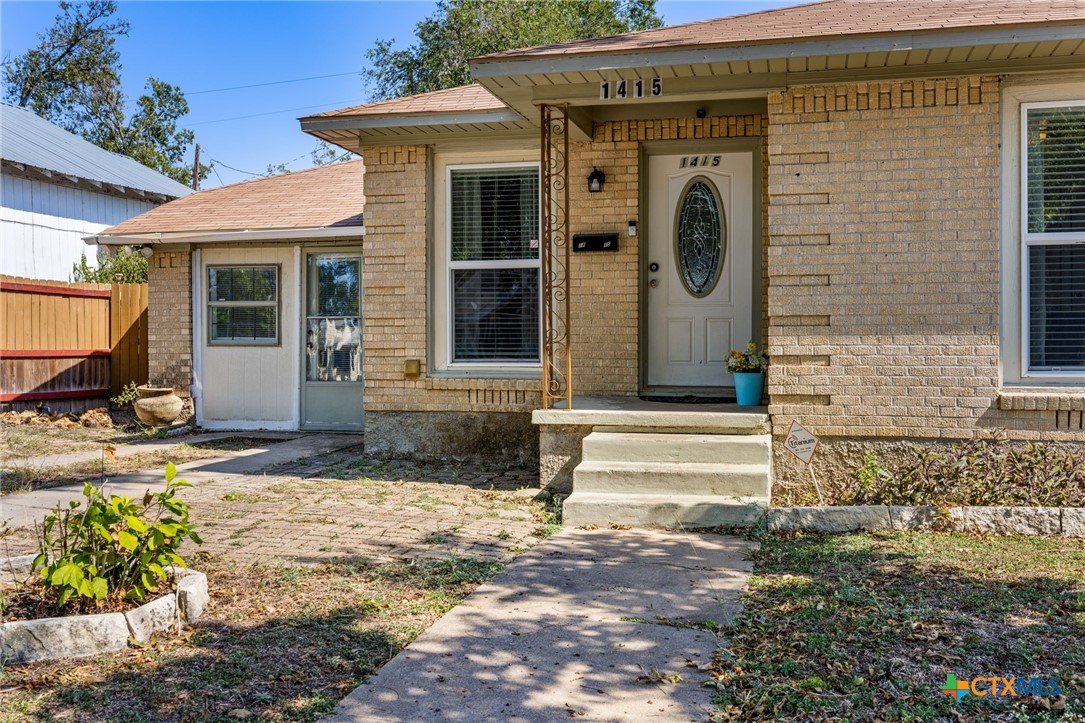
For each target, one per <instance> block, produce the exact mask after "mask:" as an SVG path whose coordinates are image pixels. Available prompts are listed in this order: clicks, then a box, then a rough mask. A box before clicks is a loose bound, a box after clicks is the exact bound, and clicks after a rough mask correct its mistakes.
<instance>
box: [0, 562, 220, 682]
mask: <svg viewBox="0 0 1085 723" xmlns="http://www.w3.org/2000/svg"><path fill="white" fill-rule="evenodd" d="M34 557H35V556H34V555H22V556H19V557H10V558H7V559H6V560H2V561H0V572H2V573H3V575H4V577H5V578H10V579H12V580H20V579H22V580H25V579H26V578H27V577H29V576H30V574H31V573H32V572H33V564H34ZM170 579H171V580H172V581H173V582H174V583H175V590H174V592H171V593H169V594H168V595H163V596H161V597H159V598H156V599H154V600H152V601H150V602H148V603H146V604H144V605H141V606H139V607H138V608H135V609H134V610H129V611H128V612H126V613H105V614H101V615H72V616H68V617H60V618H41V619H39V620H18V621H14V622H9V623H4V624H3V625H0V662H2V663H3V664H4V665H8V664H11V663H29V662H32V661H35V660H51V659H54V658H76V657H84V656H88V655H99V654H101V653H112V652H115V651H117V650H123V649H124V648H126V647H128V642H129V640H131V641H133V642H135V643H146V642H148V641H149V640H150V639H151V636H152V635H154V634H155V633H162V632H168V631H170V630H179V629H180V626H181V624H182V623H191V622H193V621H195V620H196V619H197V618H199V617H200V615H202V614H203V611H204V608H205V607H206V606H207V603H208V602H209V601H210V596H209V595H208V592H207V575H205V574H204V573H202V572H196V571H195V570H187V569H184V568H173V569H172V570H170Z"/></svg>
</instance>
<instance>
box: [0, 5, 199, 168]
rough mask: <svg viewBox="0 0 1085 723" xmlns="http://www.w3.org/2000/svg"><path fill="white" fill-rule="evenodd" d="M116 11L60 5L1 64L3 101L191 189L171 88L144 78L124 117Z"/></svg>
mask: <svg viewBox="0 0 1085 723" xmlns="http://www.w3.org/2000/svg"><path fill="white" fill-rule="evenodd" d="M116 12H117V5H116V3H115V2H113V0H90V2H87V3H69V2H65V1H63V0H62V2H61V3H60V6H59V12H58V14H57V16H56V19H55V20H54V21H53V26H52V27H51V28H49V30H47V31H46V32H45V33H43V34H41V35H39V36H38V40H39V42H38V45H37V46H36V47H34V48H31V49H29V50H27V51H26V52H25V53H23V54H22V55H20V56H18V57H16V58H14V59H12V60H10V61H6V62H5V63H4V65H3V79H4V97H5V99H6V100H7V101H8V102H10V103H13V104H15V105H18V106H20V107H23V108H29V109H30V110H32V111H34V112H35V113H37V114H38V115H40V116H41V117H42V118H45V119H46V120H48V121H50V122H52V123H55V124H56V125H58V126H60V127H61V128H64V129H66V130H69V131H71V132H72V133H75V134H77V135H80V136H82V137H83V138H86V139H87V140H88V141H90V142H91V143H94V144H96V145H98V146H101V147H102V148H105V149H106V150H109V151H114V152H116V153H121V154H124V155H126V156H129V157H131V158H134V159H135V160H137V161H139V162H140V163H142V164H143V165H145V166H148V167H150V168H153V169H155V170H156V171H159V172H161V173H164V174H165V175H167V176H169V177H171V178H173V179H175V180H177V181H179V182H181V183H183V184H185V185H191V184H192V169H191V167H189V165H188V164H187V163H185V162H184V155H185V152H186V151H187V150H188V147H189V146H190V145H192V142H193V133H192V131H190V130H185V129H182V128H180V127H178V120H179V119H180V118H181V117H182V116H184V115H185V114H186V113H188V101H187V100H185V95H184V93H182V92H181V89H180V88H178V87H177V86H175V85H170V84H169V83H166V82H163V81H161V80H159V79H157V78H148V79H147V83H146V86H145V92H144V94H143V95H141V96H140V97H139V98H138V99H137V100H136V102H135V110H134V112H132V113H131V115H129V113H128V109H127V107H126V104H125V100H124V93H123V91H122V89H121V78H120V68H121V64H120V54H119V53H118V52H117V49H116V46H115V42H116V39H117V38H118V37H121V36H127V35H128V29H129V25H128V22H127V21H126V20H121V19H117V18H115V17H114V15H115V13H116ZM210 172H211V166H205V165H202V164H201V166H200V179H201V180H202V179H204V178H206V177H207V175H208V174H209V173H210Z"/></svg>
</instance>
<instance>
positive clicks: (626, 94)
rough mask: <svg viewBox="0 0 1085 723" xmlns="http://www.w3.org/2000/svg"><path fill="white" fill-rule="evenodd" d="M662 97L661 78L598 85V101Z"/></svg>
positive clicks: (608, 81) (608, 82)
mask: <svg viewBox="0 0 1085 723" xmlns="http://www.w3.org/2000/svg"><path fill="white" fill-rule="evenodd" d="M661 95H663V79H662V78H649V79H645V78H637V79H636V80H604V81H603V82H602V83H600V84H599V100H624V99H626V98H645V97H647V98H658V97H659V96H661Z"/></svg>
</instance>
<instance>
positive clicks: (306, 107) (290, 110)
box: [184, 99, 358, 128]
mask: <svg viewBox="0 0 1085 723" xmlns="http://www.w3.org/2000/svg"><path fill="white" fill-rule="evenodd" d="M345 103H354V104H355V105H357V104H358V101H356V100H353V99H352V100H339V101H335V102H333V103H319V104H317V105H303V106H299V107H297V108H283V109H282V110H270V111H267V112H266V113H251V114H249V115H239V116H234V117H232V118H218V119H216V120H209V121H197V122H196V123H185V124H184V125H185V127H186V128H187V127H189V126H205V125H210V124H211V123H226V122H228V121H235V120H245V119H246V118H259V117H260V116H265V115H278V114H279V113H293V112H294V111H299V110H309V109H310V108H324V107H327V106H329V105H343V104H345Z"/></svg>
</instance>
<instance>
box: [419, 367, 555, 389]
mask: <svg viewBox="0 0 1085 723" xmlns="http://www.w3.org/2000/svg"><path fill="white" fill-rule="evenodd" d="M541 382H542V375H541V374H540V373H538V372H535V373H534V376H528V375H525V374H523V373H515V375H514V374H513V373H508V372H504V373H503V372H499V371H493V372H489V371H476V372H471V373H469V374H466V373H463V372H456V373H455V374H454V375H452V374H449V373H447V372H433V373H431V374H430V375H429V376H427V377H426V389H469V390H473V389H506V390H510V391H524V392H538V391H539V385H540V384H541Z"/></svg>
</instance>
